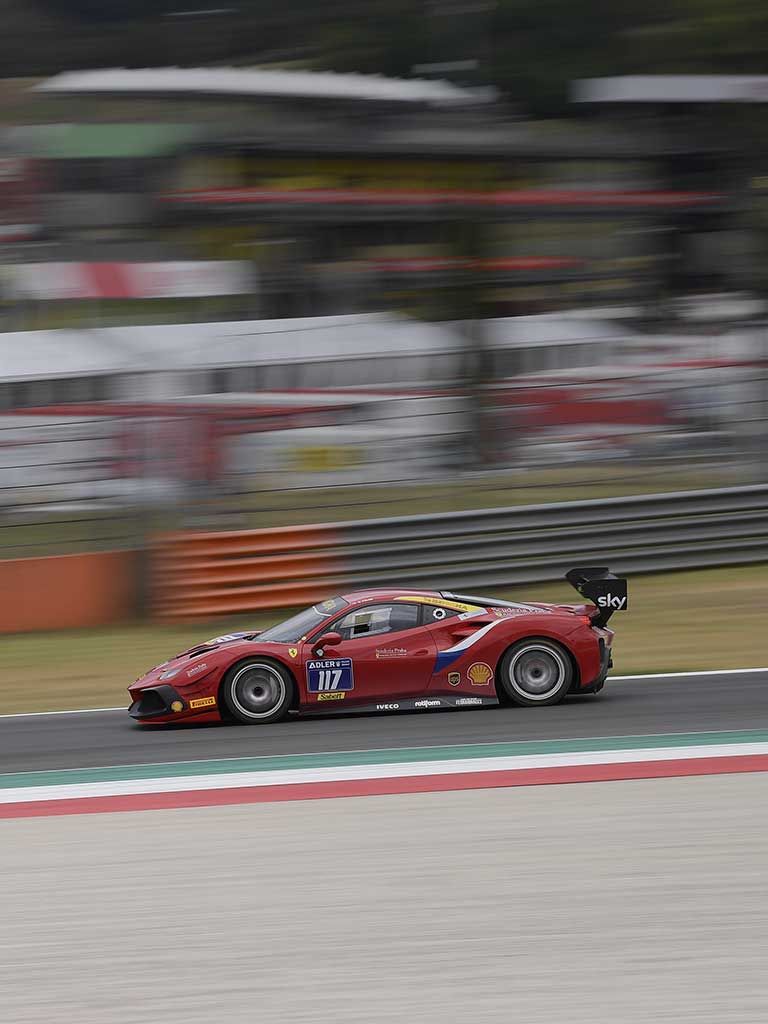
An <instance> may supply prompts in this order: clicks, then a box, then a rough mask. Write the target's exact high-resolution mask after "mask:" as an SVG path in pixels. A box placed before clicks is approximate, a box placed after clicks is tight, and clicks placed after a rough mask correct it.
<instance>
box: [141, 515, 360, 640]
mask: <svg viewBox="0 0 768 1024" xmlns="http://www.w3.org/2000/svg"><path fill="white" fill-rule="evenodd" d="M338 544H339V540H338V535H337V533H336V530H335V528H334V527H332V526H283V527H277V528H275V529H272V530H237V531H233V532H230V533H176V534H169V535H167V536H165V537H161V538H159V539H158V540H157V541H156V543H155V544H154V546H153V553H152V591H153V600H152V605H153V610H154V614H155V615H156V616H157V617H158V618H160V619H165V620H176V621H184V620H191V619H204V618H214V617H216V616H217V615H233V614H237V613H241V612H249V611H255V610H257V609H259V608H287V607H291V606H292V605H303V604H311V603H312V602H313V601H318V600H321V599H322V598H324V597H328V594H329V593H330V592H331V590H332V589H333V585H334V583H341V580H342V577H343V573H342V570H341V564H340V560H339V558H338V557H337V553H336V550H335V549H336V548H337V546H338ZM329 587H330V590H329Z"/></svg>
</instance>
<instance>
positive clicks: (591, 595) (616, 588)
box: [565, 566, 628, 626]
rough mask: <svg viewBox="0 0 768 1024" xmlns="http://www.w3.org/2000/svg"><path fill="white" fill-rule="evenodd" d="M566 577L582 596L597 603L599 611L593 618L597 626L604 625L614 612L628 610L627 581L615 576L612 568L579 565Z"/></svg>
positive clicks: (570, 570)
mask: <svg viewBox="0 0 768 1024" xmlns="http://www.w3.org/2000/svg"><path fill="white" fill-rule="evenodd" d="M565 578H566V579H567V580H568V582H569V583H570V584H571V586H572V587H575V588H576V590H578V592H579V593H580V594H581V596H582V597H586V598H587V600H588V601H592V602H593V604H595V605H597V608H598V612H597V615H596V616H595V617H594V619H593V622H594V623H595V625H596V626H604V625H605V624H606V623H607V622H608V619H610V617H611V616H612V615H613V613H614V612H624V611H626V610H627V607H628V604H627V581H626V580H625V579H622V578H621V577H619V576H614V574H613V573H612V572H611V570H610V569H607V568H604V567H602V566H586V567H585V566H579V567H578V568H576V569H569V571H568V572H567V573H566V574H565Z"/></svg>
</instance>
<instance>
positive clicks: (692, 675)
mask: <svg viewBox="0 0 768 1024" xmlns="http://www.w3.org/2000/svg"><path fill="white" fill-rule="evenodd" d="M758 672H764V673H768V667H765V668H714V669H707V670H705V671H703V672H651V673H647V674H646V675H639V676H609V677H608V680H607V681H608V682H609V683H622V682H626V683H628V682H633V681H634V680H637V679H696V678H698V677H699V676H743V675H750V674H756V673H758ZM126 710H127V708H126V706H125V705H120V706H119V707H116V708H78V709H76V710H74V711H17V712H14V714H11V715H0V719H3V718H45V717H47V716H50V715H96V714H102V713H103V712H106V711H126Z"/></svg>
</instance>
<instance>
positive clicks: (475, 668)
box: [467, 661, 493, 686]
mask: <svg viewBox="0 0 768 1024" xmlns="http://www.w3.org/2000/svg"><path fill="white" fill-rule="evenodd" d="M467 675H468V676H469V681H470V682H471V683H472V685H473V686H487V685H488V683H490V681H491V680H492V679H493V669H492V668H491V666H490V665H486V663H485V662H484V661H476V662H475V663H474V665H470V666H469V668H468V669H467Z"/></svg>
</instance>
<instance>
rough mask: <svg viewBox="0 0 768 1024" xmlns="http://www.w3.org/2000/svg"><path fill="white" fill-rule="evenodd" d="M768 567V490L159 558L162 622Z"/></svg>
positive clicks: (434, 521) (219, 543)
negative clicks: (382, 588)
mask: <svg viewBox="0 0 768 1024" xmlns="http://www.w3.org/2000/svg"><path fill="white" fill-rule="evenodd" d="M762 561H768V485H763V486H756V487H731V488H724V489H719V490H707V491H681V492H676V493H673V494H653V495H641V496H636V497H629V498H605V499H598V500H593V501H574V502H567V503H563V504H548V505H523V506H518V507H514V508H498V509H481V510H478V511H471V512H449V513H443V514H440V515H419V516H406V517H402V518H397V519H372V520H359V521H355V522H347V523H335V524H330V525H326V526H297V527H282V528H277V529H272V530H246V531H237V532H230V533H182V534H173V535H169V536H165V537H163V538H160V539H159V540H158V542H157V543H156V545H155V547H154V559H153V565H154V573H153V579H154V610H155V613H156V614H157V615H158V616H159V617H161V618H168V619H194V618H206V617H213V616H216V615H231V614H235V613H240V612H247V611H251V610H256V609H260V608H273V607H274V608H279V607H290V606H292V605H299V604H306V603H309V602H312V601H316V600H318V599H320V598H322V597H327V596H328V595H329V594H331V593H333V592H338V591H339V590H340V589H346V590H352V589H357V588H361V587H366V586H376V585H386V584H395V585H399V586H407V587H428V588H437V589H455V590H462V589H463V590H466V589H469V588H478V587H504V586H509V585H512V584H517V583H535V582H538V581H544V580H552V579H558V578H560V577H562V575H563V573H564V572H565V570H566V569H569V568H571V567H572V566H573V565H577V564H579V563H596V564H607V565H610V566H611V568H612V569H614V570H618V571H620V572H622V573H640V572H658V571H664V570H668V569H685V568H694V567H697V566H714V565H736V564H745V563H749V562H762Z"/></svg>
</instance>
